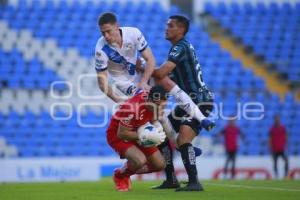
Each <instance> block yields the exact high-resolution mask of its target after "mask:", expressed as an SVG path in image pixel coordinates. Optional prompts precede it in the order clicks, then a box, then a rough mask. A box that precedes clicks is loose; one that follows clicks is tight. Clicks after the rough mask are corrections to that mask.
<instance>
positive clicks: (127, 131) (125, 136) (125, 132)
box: [117, 124, 139, 140]
mask: <svg viewBox="0 0 300 200" xmlns="http://www.w3.org/2000/svg"><path fill="white" fill-rule="evenodd" d="M117 134H118V137H119V138H121V139H122V140H138V139H139V137H138V133H137V132H136V131H133V130H131V128H129V127H126V126H123V125H122V124H119V129H118V133H117Z"/></svg>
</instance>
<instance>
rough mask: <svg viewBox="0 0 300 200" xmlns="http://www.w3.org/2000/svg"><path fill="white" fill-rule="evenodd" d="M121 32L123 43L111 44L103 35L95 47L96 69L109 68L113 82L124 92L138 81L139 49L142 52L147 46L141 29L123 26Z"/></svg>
mask: <svg viewBox="0 0 300 200" xmlns="http://www.w3.org/2000/svg"><path fill="white" fill-rule="evenodd" d="M120 33H121V36H122V40H123V44H122V47H121V48H119V47H118V46H117V45H116V46H114V45H110V44H108V43H107V42H106V40H105V38H104V37H101V38H100V39H99V40H98V42H97V45H96V48H95V69H96V71H104V70H108V72H109V75H110V78H111V80H112V81H113V83H114V84H115V85H116V86H117V88H118V89H119V90H121V92H123V93H124V94H127V93H128V88H129V87H130V86H132V85H136V83H138V80H139V77H138V75H137V73H136V70H135V69H136V62H137V57H138V51H139V52H142V51H143V50H145V49H146V48H147V45H148V44H147V41H146V40H145V38H144V36H143V34H142V33H141V31H140V30H139V29H137V28H134V27H121V28H120Z"/></svg>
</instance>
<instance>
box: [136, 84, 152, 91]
mask: <svg viewBox="0 0 300 200" xmlns="http://www.w3.org/2000/svg"><path fill="white" fill-rule="evenodd" d="M137 88H140V89H142V90H143V91H145V92H149V91H150V89H151V86H150V85H148V84H147V83H146V82H140V83H139V84H137Z"/></svg>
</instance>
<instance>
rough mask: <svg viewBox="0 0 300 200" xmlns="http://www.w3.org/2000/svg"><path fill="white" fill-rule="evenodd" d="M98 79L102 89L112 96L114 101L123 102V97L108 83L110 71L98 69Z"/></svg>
mask: <svg viewBox="0 0 300 200" xmlns="http://www.w3.org/2000/svg"><path fill="white" fill-rule="evenodd" d="M97 80H98V85H99V88H100V90H101V91H102V92H103V93H104V94H106V96H108V97H109V98H111V99H112V100H113V101H114V102H116V103H119V102H122V101H123V99H122V98H121V97H120V96H119V95H117V94H116V93H115V92H114V91H113V89H112V88H111V86H110V85H109V83H108V71H107V70H104V71H98V72H97Z"/></svg>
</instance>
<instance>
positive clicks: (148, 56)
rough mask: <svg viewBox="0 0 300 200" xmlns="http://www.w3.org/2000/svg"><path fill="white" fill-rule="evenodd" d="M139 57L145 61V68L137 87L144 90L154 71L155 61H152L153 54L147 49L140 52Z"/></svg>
mask: <svg viewBox="0 0 300 200" xmlns="http://www.w3.org/2000/svg"><path fill="white" fill-rule="evenodd" d="M141 55H142V57H143V58H144V59H145V61H146V66H145V69H144V73H143V75H142V78H141V81H140V83H139V85H138V87H140V88H143V89H145V87H147V85H148V81H149V79H150V77H151V75H152V73H153V71H154V66H155V65H156V64H155V59H154V56H153V53H152V51H151V49H150V48H149V47H147V48H146V49H145V50H143V51H142V52H141Z"/></svg>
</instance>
